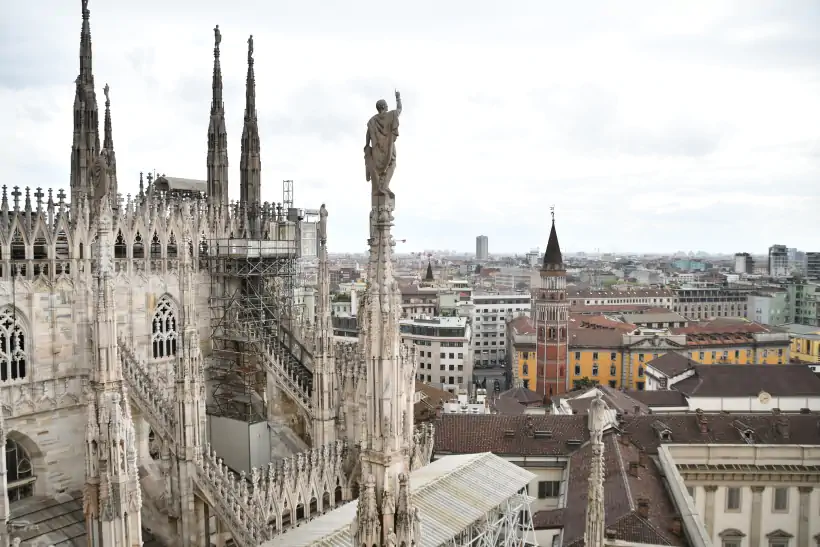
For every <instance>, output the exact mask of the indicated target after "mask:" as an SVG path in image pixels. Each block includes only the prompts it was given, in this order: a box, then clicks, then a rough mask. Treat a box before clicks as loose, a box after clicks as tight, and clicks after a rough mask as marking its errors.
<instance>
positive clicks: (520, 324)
mask: <svg viewBox="0 0 820 547" xmlns="http://www.w3.org/2000/svg"><path fill="white" fill-rule="evenodd" d="M507 358H508V359H509V360H510V369H511V370H512V376H513V386H514V387H518V386H521V387H525V388H527V389H531V390H535V385H536V373H537V365H536V362H535V328H534V327H533V326H532V321H531V320H530V318H529V317H527V316H521V317H516V318H515V319H513V320H512V321H510V322H508V323H507Z"/></svg>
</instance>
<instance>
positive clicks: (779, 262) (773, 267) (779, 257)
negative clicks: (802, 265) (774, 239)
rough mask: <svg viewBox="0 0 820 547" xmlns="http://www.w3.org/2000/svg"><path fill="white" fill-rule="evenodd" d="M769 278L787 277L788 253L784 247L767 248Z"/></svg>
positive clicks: (773, 246)
mask: <svg viewBox="0 0 820 547" xmlns="http://www.w3.org/2000/svg"><path fill="white" fill-rule="evenodd" d="M769 276H770V277H776V278H781V277H788V276H789V251H788V249H787V248H786V246H785V245H772V246H771V247H769Z"/></svg>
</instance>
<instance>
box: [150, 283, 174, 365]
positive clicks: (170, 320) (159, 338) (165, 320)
mask: <svg viewBox="0 0 820 547" xmlns="http://www.w3.org/2000/svg"><path fill="white" fill-rule="evenodd" d="M178 336H179V334H178V332H177V318H176V313H175V310H174V304H173V302H172V301H171V299H170V298H168V296H163V297H162V298H160V299H159V302H158V303H157V307H156V311H154V318H153V321H152V324H151V345H152V348H153V357H154V359H166V358H169V357H174V356H175V355H176V354H177V338H178Z"/></svg>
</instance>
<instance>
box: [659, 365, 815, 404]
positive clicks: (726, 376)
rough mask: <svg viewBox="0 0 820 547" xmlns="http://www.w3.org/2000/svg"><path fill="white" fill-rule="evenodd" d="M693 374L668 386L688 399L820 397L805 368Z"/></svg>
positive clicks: (714, 369) (723, 368)
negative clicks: (762, 392) (764, 395)
mask: <svg viewBox="0 0 820 547" xmlns="http://www.w3.org/2000/svg"><path fill="white" fill-rule="evenodd" d="M694 369H695V374H694V375H693V376H690V377H689V378H685V379H683V380H681V381H679V382H676V383H674V384H672V386H671V388H672V389H675V390H677V391H680V392H681V393H685V394H686V395H688V396H689V397H695V396H697V397H756V396H757V395H758V394H759V393H760V392H761V391H765V392H767V393H768V394H769V395H772V396H774V397H779V396H780V397H790V396H791V397H803V396H812V395H814V396H816V395H818V394H820V378H818V377H817V375H816V374H815V373H814V371H813V370H812V369H810V368H809V367H807V366H805V365H696V366H695V367H694Z"/></svg>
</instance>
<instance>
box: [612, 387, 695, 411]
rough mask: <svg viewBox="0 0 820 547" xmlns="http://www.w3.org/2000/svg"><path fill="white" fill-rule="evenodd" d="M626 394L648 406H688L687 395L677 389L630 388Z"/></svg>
mask: <svg viewBox="0 0 820 547" xmlns="http://www.w3.org/2000/svg"><path fill="white" fill-rule="evenodd" d="M624 395H628V396H629V397H631V398H632V399H635V400H636V401H640V402H641V403H643V404H645V405H646V406H648V407H654V408H659V407H681V406H684V407H685V406H688V403H687V401H686V396H685V395H684V394H683V393H681V392H680V391H675V390H666V389H664V390H651V391H646V390H637V389H630V390H627V391H624Z"/></svg>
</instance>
